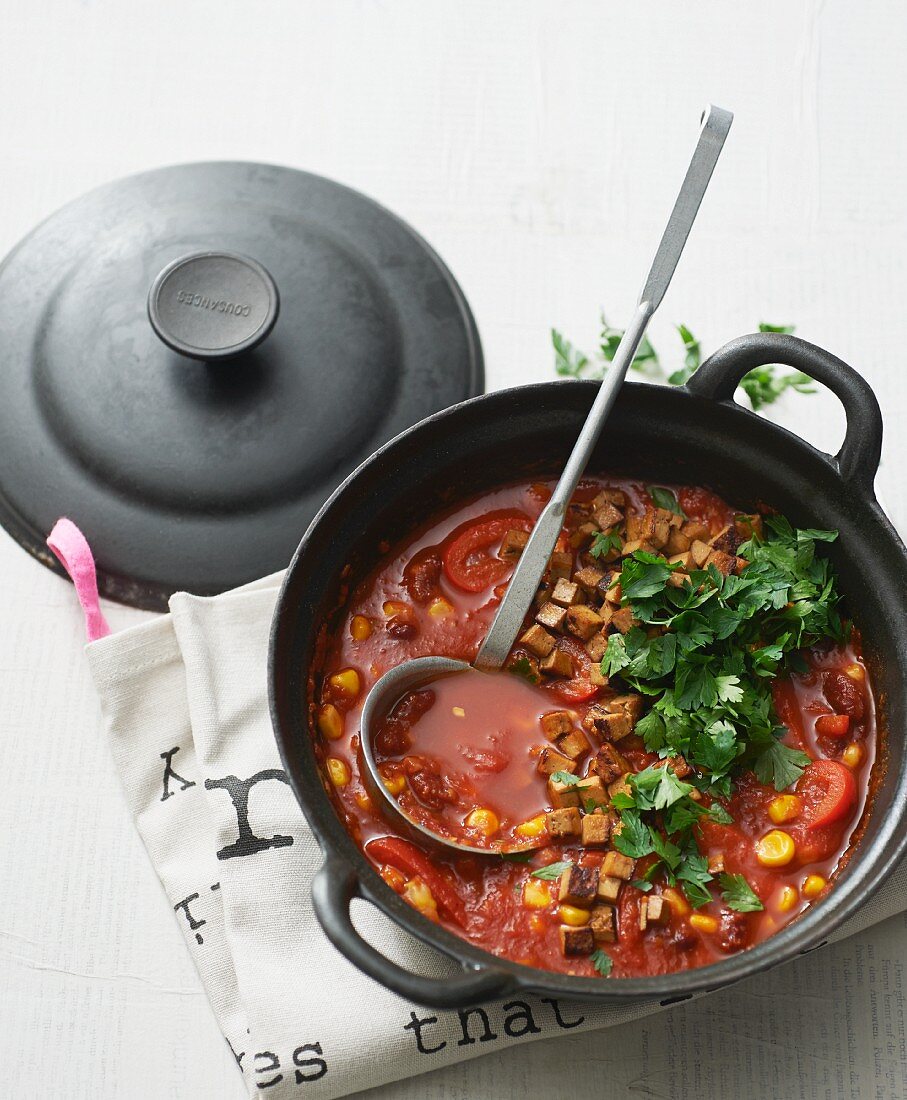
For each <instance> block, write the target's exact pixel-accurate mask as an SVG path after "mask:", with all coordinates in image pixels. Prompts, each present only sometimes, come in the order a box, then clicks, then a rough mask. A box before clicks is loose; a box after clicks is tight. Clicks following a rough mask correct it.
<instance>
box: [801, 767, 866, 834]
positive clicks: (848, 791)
mask: <svg viewBox="0 0 907 1100" xmlns="http://www.w3.org/2000/svg"><path fill="white" fill-rule="evenodd" d="M797 793H798V794H799V795H800V796H801V797H802V798H803V801H804V802H805V803H806V805H807V806H809V808H810V809H809V827H810V828H811V829H821V828H822V826H823V825H830V824H831V823H832V822H833V821H839V820H840V819H841V818H842V817H844V816H845V815H846V814H847V813H849V812H850V810H851V809H852V808H853V805H854V803H855V802H856V800H857V783H856V780H855V779H854V777H853V772H852V771H851V770H850V768H847V767H845V766H844V765H843V764H839V763H838V761H837V760H814V761H813V762H812V763H811V764H810V765H808V767H807V768H806V771H804V773H803V775H801V776H800V779H799V781H798V782H797Z"/></svg>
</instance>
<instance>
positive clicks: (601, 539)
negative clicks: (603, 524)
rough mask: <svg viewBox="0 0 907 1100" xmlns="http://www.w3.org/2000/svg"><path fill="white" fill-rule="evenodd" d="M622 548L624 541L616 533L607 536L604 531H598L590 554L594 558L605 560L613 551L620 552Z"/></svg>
mask: <svg viewBox="0 0 907 1100" xmlns="http://www.w3.org/2000/svg"><path fill="white" fill-rule="evenodd" d="M622 546H623V540H622V539H621V537H620V535H618V534H617V533H616V532H615V533H614V534H610V535H606V534H604V533H603V532H602V531H597V532H596V534H595V538H593V540H592V545H591V546H590V547H589V553H590V554H591V555H592V557H593V558H605V557H607V556H608V554H610V553H611V551H612V550H620V548H621V547H622Z"/></svg>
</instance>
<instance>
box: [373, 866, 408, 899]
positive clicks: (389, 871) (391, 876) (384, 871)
mask: <svg viewBox="0 0 907 1100" xmlns="http://www.w3.org/2000/svg"><path fill="white" fill-rule="evenodd" d="M378 873H379V874H380V875H381V877H382V878H383V879H384V881H385V882H386V883H387V885H388V886H389V887H390V888H391V889H392V890H396V891H397V893H398V894H402V893H403V888H404V887H405V886H406V875H404V874H403V872H402V871H398V870H397V868H396V867H391V866H390V864H385V865H384V867H382V868H381V870H380V871H379V872H378Z"/></svg>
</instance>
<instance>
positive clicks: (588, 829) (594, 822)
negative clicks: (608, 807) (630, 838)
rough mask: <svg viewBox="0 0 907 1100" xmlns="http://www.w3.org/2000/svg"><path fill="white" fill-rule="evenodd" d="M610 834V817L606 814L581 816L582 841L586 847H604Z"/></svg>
mask: <svg viewBox="0 0 907 1100" xmlns="http://www.w3.org/2000/svg"><path fill="white" fill-rule="evenodd" d="M610 836H611V819H610V818H609V817H608V815H607V814H585V815H584V816H583V832H582V842H583V844H584V845H585V847H587V848H606V847H607V846H608V840H609V838H610Z"/></svg>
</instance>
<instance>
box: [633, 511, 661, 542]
mask: <svg viewBox="0 0 907 1100" xmlns="http://www.w3.org/2000/svg"><path fill="white" fill-rule="evenodd" d="M654 533H655V509H654V508H646V510H645V511H644V512H630V513H629V514H628V515H627V539H628V540H629V541H630V542H635V541H639V542H648V541H649V539H651V537H652V535H653V534H654Z"/></svg>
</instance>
